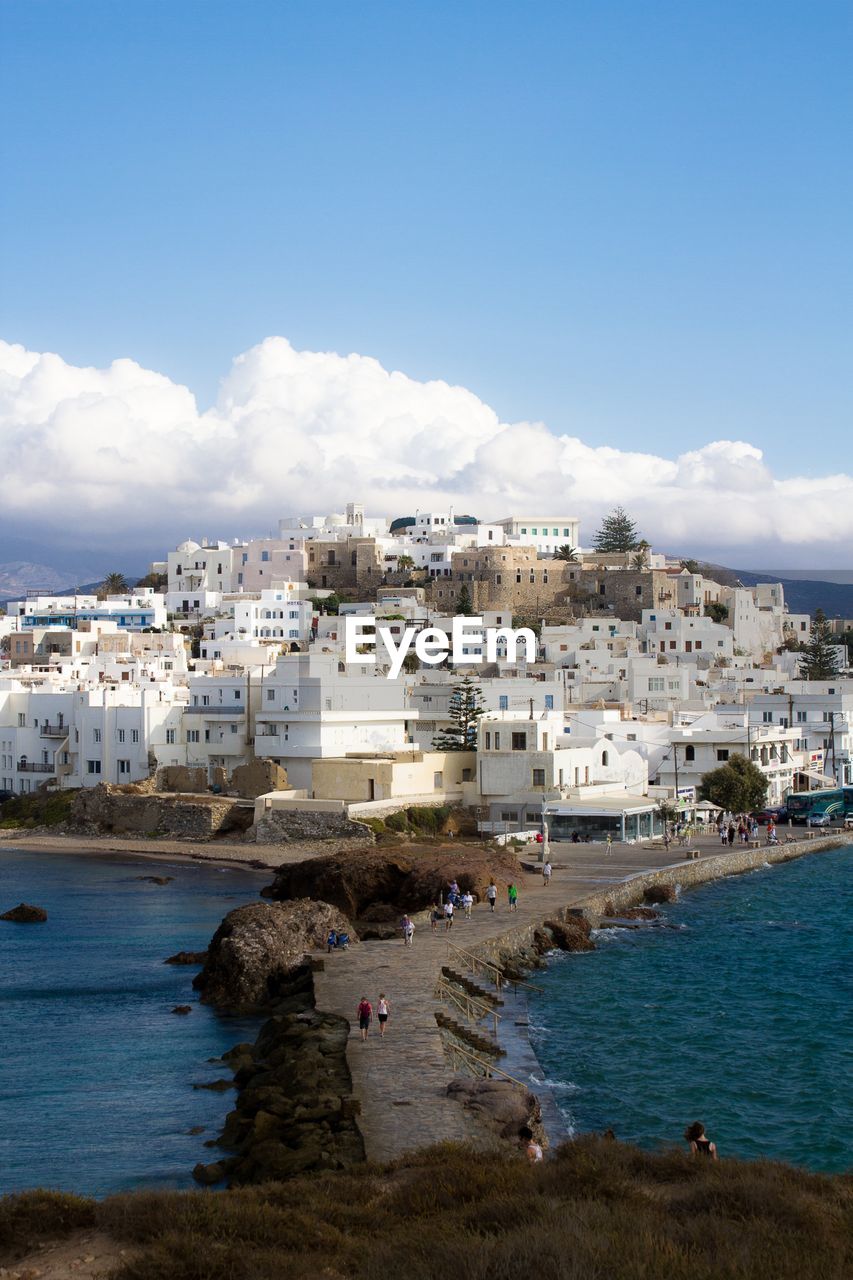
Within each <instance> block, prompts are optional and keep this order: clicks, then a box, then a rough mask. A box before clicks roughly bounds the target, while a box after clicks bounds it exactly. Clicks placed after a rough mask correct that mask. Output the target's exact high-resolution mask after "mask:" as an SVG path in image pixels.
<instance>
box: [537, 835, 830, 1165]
mask: <svg viewBox="0 0 853 1280" xmlns="http://www.w3.org/2000/svg"><path fill="white" fill-rule="evenodd" d="M851 879H853V845H849V846H847V847H846V848H844V849H839V850H836V851H834V852H831V853H824V854H816V855H813V856H811V857H806V858H802V859H799V860H798V861H796V862H790V863H786V864H784V865H782V866H776V867H772V868H765V869H762V870H760V871H756V872H753V873H751V874H749V875H744V876H737V877H733V878H731V879H728V880H721V881H717V882H716V883H714V884H710V885H706V886H704V887H703V888H699V889H695V890H690V891H689V892H687V893H685V894H684V895H683V898H681V899H680V900H679V902H678V903H675V904H673V905H672V906H668V907H666V908H664V910H665V917H666V921H667V923H668V924H669V925H672V926H675V927H674V928H659V927H654V928H645V929H643V930H641V931H628V930H608V931H606V933H603V934H600V935H599V936H598V938H597V942H598V950H596V951H594V952H589V953H584V954H577V955H562V956H557V957H555V958H554V959H553V962H552V963H551V964H550V965H549V969H548V971H547V972H546V973H544V974H543V975H541V976H539V977H537V979H536V981H537V984H541V986H542V987H543V988H544V991H543V993H542V994H541V995H537V994H531V999H530V1020H531V1023H532V1024H533V1036H534V1044H535V1048H536V1051H537V1055H538V1058H539V1061H540V1063H541V1065H542V1069H543V1071H544V1073H545V1075H546V1077H547V1078H548V1079H549V1080H550V1081H551V1082H552V1085H553V1087H554V1091H555V1095H556V1100H557V1103H558V1105H559V1107H560V1109H561V1111H562V1112H563V1115H564V1116H565V1118H566V1121H567V1123H568V1125H569V1127H570V1128H571V1129H573V1130H575V1131H578V1132H587V1131H590V1130H598V1131H601V1130H604V1129H607V1128H612V1129H613V1130H614V1131H615V1133H616V1136H617V1137H618V1138H621V1139H624V1140H625V1141H629V1142H634V1143H637V1144H638V1145H639V1146H641V1147H646V1148H656V1147H660V1146H662V1145H669V1144H671V1143H673V1142H679V1141H680V1139H681V1134H682V1132H683V1130H684V1128H685V1126H686V1125H687V1124H688V1123H689V1122H690V1121H692V1120H702V1121H703V1123H704V1124H705V1126H706V1129H707V1131H708V1133H709V1135H710V1137H711V1138H712V1139H713V1140H714V1141H715V1142H716V1143H717V1146H718V1148H719V1150H720V1154H721V1156H724V1155H737V1156H743V1157H747V1158H750V1159H752V1158H755V1157H758V1156H767V1157H769V1158H773V1159H781V1160H788V1161H790V1162H792V1163H794V1164H800V1165H804V1166H807V1167H808V1168H811V1169H819V1170H827V1171H838V1170H842V1169H849V1168H850V1167H851V1165H853V1146H852V1145H851V1142H852V1141H853V1140H852V1139H851V1135H853V1047H852V1046H851V1009H853V949H851V908H853V893H851Z"/></svg>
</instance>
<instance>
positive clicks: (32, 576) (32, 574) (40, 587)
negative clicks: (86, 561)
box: [0, 560, 68, 600]
mask: <svg viewBox="0 0 853 1280" xmlns="http://www.w3.org/2000/svg"><path fill="white" fill-rule="evenodd" d="M67 583H68V574H67V572H62V571H60V570H59V569H52V568H51V567H50V566H49V565H46V564H32V563H31V562H30V561H28V560H12V561H10V562H9V563H7V564H0V600H15V599H17V598H18V597H19V596H25V595H26V593H27V592H28V591H44V592H45V593H48V592H53V591H61V590H62V588H63V587H65V586H66V585H67Z"/></svg>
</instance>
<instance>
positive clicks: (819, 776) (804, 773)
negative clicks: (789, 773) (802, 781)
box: [794, 769, 838, 789]
mask: <svg viewBox="0 0 853 1280" xmlns="http://www.w3.org/2000/svg"><path fill="white" fill-rule="evenodd" d="M794 772H795V773H797V774H798V775H799V776H800V777H801V778H813V779H814V780H815V781H816V782H828V783H829V784H830V786H833V787H837V786H838V783H837V782H836V781H835V778H830V777H829V775H828V774H826V773H817V772H815V770H814V769H795V770H794ZM827 789H828V788H827Z"/></svg>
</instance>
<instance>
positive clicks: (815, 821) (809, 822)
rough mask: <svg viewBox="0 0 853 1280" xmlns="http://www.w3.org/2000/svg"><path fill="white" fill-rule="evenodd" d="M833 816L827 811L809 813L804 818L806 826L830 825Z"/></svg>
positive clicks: (833, 819)
mask: <svg viewBox="0 0 853 1280" xmlns="http://www.w3.org/2000/svg"><path fill="white" fill-rule="evenodd" d="M835 821H836V819H835V818H833V817H830V815H829V814H828V813H810V814H809V816H808V818H807V819H806V826H807V827H831V826H832V825H833V824H834V822H835Z"/></svg>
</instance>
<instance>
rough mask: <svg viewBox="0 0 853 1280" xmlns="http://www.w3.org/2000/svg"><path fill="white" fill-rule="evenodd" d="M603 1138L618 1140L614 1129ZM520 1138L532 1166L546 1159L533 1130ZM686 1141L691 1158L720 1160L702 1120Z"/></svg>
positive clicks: (689, 1129) (687, 1133)
mask: <svg viewBox="0 0 853 1280" xmlns="http://www.w3.org/2000/svg"><path fill="white" fill-rule="evenodd" d="M602 1136H603V1137H604V1138H606V1139H608V1140H609V1141H611V1142H615V1140H616V1134H615V1133H614V1132H613V1130H612V1129H607V1130H606V1131H605V1133H604V1134H603V1135H602ZM518 1137H519V1141H520V1143H521V1150H522V1152H523V1154H524V1155H525V1156H526V1157H527V1159H528V1160H529V1161H530V1163H531V1164H538V1163H539V1161H540V1160H542V1159H543V1158H544V1157H543V1152H542V1144H541V1143H540V1142H537V1141H536V1138H535V1136H534V1134H533V1130H532V1129H531V1128H529V1127H528V1126H527V1125H525V1126H524V1127H523V1128H522V1129H520V1130H519V1134H518ZM684 1141H685V1142H686V1143H687V1146H688V1147H689V1149H690V1154H691V1156H700V1157H704V1158H705V1159H707V1160H719V1158H720V1157H719V1155H718V1154H717V1144H716V1143H715V1142H712V1141H711V1140H710V1138H709V1137H708V1135H707V1134H706V1133H705V1126H704V1124H702V1121H701V1120H694V1122H693V1124H689V1125H688V1126H687V1128H686V1129H685V1130H684Z"/></svg>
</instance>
